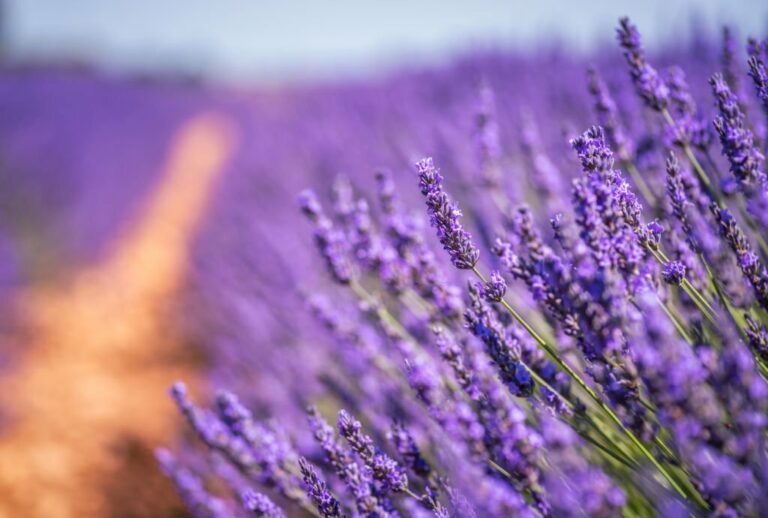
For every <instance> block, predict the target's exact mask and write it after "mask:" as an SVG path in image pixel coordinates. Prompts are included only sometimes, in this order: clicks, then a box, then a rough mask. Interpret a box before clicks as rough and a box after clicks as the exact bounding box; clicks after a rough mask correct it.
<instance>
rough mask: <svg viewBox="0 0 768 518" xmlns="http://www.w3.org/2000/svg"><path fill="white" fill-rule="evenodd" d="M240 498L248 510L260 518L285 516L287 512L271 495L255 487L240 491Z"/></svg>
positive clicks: (283, 517)
mask: <svg viewBox="0 0 768 518" xmlns="http://www.w3.org/2000/svg"><path fill="white" fill-rule="evenodd" d="M240 500H242V502H243V507H244V508H245V510H246V511H250V512H251V514H253V515H255V516H258V517H260V518H285V513H284V512H283V510H282V509H280V508H279V507H278V506H277V505H276V504H275V503H274V502H273V501H272V500H270V499H269V497H268V496H267V495H265V494H263V493H257V492H256V491H254V490H253V489H245V490H244V491H243V492H242V493H240Z"/></svg>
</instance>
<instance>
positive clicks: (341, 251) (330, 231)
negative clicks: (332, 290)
mask: <svg viewBox="0 0 768 518" xmlns="http://www.w3.org/2000/svg"><path fill="white" fill-rule="evenodd" d="M299 205H300V206H301V211H302V212H303V213H304V215H306V216H307V218H309V220H310V221H312V222H313V223H314V224H315V244H316V245H317V248H318V250H320V254H321V255H322V257H323V259H325V263H326V266H327V267H328V270H329V272H330V273H331V275H333V278H334V279H335V280H336V281H337V282H339V283H341V284H349V282H350V281H351V280H352V279H353V278H354V277H355V270H354V267H353V266H352V263H351V262H350V261H349V258H348V256H347V254H348V253H349V248H350V246H349V242H348V240H347V238H346V236H345V235H344V233H343V232H342V231H341V230H340V229H338V228H336V226H335V225H334V224H333V222H332V221H331V220H330V219H329V218H328V217H327V216H326V215H325V213H324V212H323V208H322V206H321V205H320V202H319V201H318V199H317V196H316V195H315V193H314V192H313V191H310V190H305V191H302V193H301V194H300V195H299Z"/></svg>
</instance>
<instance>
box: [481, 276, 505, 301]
mask: <svg viewBox="0 0 768 518" xmlns="http://www.w3.org/2000/svg"><path fill="white" fill-rule="evenodd" d="M506 293H507V281H506V280H504V277H503V276H502V275H501V274H500V273H499V272H496V271H494V272H491V278H490V279H489V280H488V282H486V283H485V284H484V285H483V289H482V295H483V298H484V299H485V300H487V301H488V302H501V299H503V298H504V295H505V294H506Z"/></svg>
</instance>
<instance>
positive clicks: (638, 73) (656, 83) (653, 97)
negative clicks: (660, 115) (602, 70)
mask: <svg viewBox="0 0 768 518" xmlns="http://www.w3.org/2000/svg"><path fill="white" fill-rule="evenodd" d="M616 32H617V36H618V39H619V43H620V44H621V46H622V47H623V48H624V57H625V58H626V59H627V63H628V64H629V75H630V76H631V77H632V82H633V83H634V84H635V89H636V90H637V93H638V94H640V97H642V98H643V100H644V101H645V103H646V104H647V105H648V106H649V107H650V108H652V109H654V110H656V111H659V112H660V111H663V110H665V109H666V108H667V104H668V101H669V89H668V88H667V85H666V84H665V83H664V81H663V80H662V78H661V77H660V76H659V73H658V72H657V71H656V69H655V68H653V67H652V66H651V65H649V64H648V62H647V61H646V60H645V50H643V47H642V45H641V43H640V33H639V32H637V27H635V26H634V25H633V24H632V22H630V21H629V18H626V17H625V18H621V19H620V20H619V28H618V29H617V30H616Z"/></svg>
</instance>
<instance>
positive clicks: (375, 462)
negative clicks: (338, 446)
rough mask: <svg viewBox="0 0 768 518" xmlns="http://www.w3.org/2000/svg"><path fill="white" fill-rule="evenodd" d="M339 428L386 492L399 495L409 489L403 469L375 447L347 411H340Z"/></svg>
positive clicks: (358, 423) (358, 422)
mask: <svg viewBox="0 0 768 518" xmlns="http://www.w3.org/2000/svg"><path fill="white" fill-rule="evenodd" d="M338 427H339V433H340V434H341V435H342V437H344V438H345V439H346V440H347V442H348V443H349V445H350V446H351V447H352V450H354V452H355V453H357V455H358V457H360V460H362V461H363V463H365V465H366V467H368V469H370V470H371V474H372V476H373V478H374V479H376V480H378V481H379V482H381V483H382V484H384V487H385V490H386V491H392V492H395V493H398V492H400V491H403V490H404V489H406V488H407V487H408V477H407V476H406V474H405V471H404V470H403V468H402V467H401V466H400V465H399V464H398V463H397V462H395V461H394V460H393V459H392V458H391V457H389V455H387V454H386V453H383V452H381V451H379V450H378V449H377V448H376V447H375V446H374V444H373V440H371V438H370V437H368V436H367V435H365V434H364V433H363V431H362V425H361V424H360V421H358V420H357V419H355V418H354V417H352V416H351V415H349V413H347V411H346V410H340V411H339V424H338Z"/></svg>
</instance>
